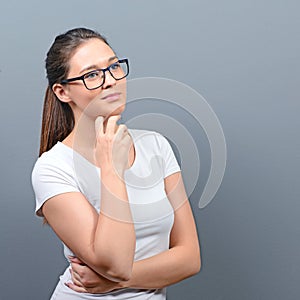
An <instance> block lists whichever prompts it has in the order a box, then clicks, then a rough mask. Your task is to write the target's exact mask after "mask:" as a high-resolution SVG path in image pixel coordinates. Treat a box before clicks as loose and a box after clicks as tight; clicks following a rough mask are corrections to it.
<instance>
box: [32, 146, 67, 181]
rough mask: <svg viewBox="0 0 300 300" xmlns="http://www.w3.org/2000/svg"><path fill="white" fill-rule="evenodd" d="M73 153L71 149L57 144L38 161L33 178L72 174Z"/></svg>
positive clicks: (33, 171)
mask: <svg viewBox="0 0 300 300" xmlns="http://www.w3.org/2000/svg"><path fill="white" fill-rule="evenodd" d="M72 152H73V150H72V149H71V148H70V149H68V147H67V146H65V145H64V144H62V143H60V142H59V143H57V144H56V145H55V146H53V147H52V148H51V149H50V150H48V151H47V152H44V153H43V154H42V155H41V156H40V157H39V158H38V159H37V161H36V162H35V164H34V167H33V170H32V178H34V177H36V176H39V175H45V174H51V173H70V172H71V170H72V164H73V163H72V160H73V155H72Z"/></svg>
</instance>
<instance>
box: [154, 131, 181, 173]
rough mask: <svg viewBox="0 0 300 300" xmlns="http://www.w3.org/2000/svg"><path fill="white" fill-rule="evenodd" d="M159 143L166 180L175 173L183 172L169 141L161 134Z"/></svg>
mask: <svg viewBox="0 0 300 300" xmlns="http://www.w3.org/2000/svg"><path fill="white" fill-rule="evenodd" d="M159 141H160V150H161V155H162V157H163V161H164V178H166V177H168V176H169V175H171V174H173V173H176V172H180V171H181V170H180V166H179V164H178V162H177V160H176V157H175V154H174V152H173V149H172V147H171V145H170V143H169V142H168V140H167V139H166V138H165V137H164V136H163V135H161V134H159Z"/></svg>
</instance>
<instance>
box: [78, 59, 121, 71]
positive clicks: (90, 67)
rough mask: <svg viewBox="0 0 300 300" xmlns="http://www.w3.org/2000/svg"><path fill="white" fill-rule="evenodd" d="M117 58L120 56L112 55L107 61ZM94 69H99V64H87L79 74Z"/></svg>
mask: <svg viewBox="0 0 300 300" xmlns="http://www.w3.org/2000/svg"><path fill="white" fill-rule="evenodd" d="M116 58H118V57H117V56H116V55H115V56H112V57H110V58H109V59H108V60H107V61H108V62H111V61H113V60H115V59H116ZM94 69H99V66H97V65H90V66H87V67H85V68H83V69H82V70H81V71H80V72H79V74H81V73H83V72H85V71H89V70H94Z"/></svg>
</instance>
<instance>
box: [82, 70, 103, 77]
mask: <svg viewBox="0 0 300 300" xmlns="http://www.w3.org/2000/svg"><path fill="white" fill-rule="evenodd" d="M99 76H100V71H93V72H91V73H89V74H87V75H85V77H84V78H85V79H95V78H98V77H99Z"/></svg>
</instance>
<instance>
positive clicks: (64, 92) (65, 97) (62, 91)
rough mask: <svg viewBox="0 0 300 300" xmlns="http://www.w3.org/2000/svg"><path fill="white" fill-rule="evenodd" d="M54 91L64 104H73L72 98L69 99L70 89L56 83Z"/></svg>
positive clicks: (53, 87)
mask: <svg viewBox="0 0 300 300" xmlns="http://www.w3.org/2000/svg"><path fill="white" fill-rule="evenodd" d="M52 91H53V93H54V94H55V95H56V97H57V98H58V99H59V100H60V101H62V102H66V103H67V102H71V101H72V100H71V98H70V97H69V93H68V89H67V88H66V87H65V86H63V85H62V84H60V83H55V84H54V85H53V86H52Z"/></svg>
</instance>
